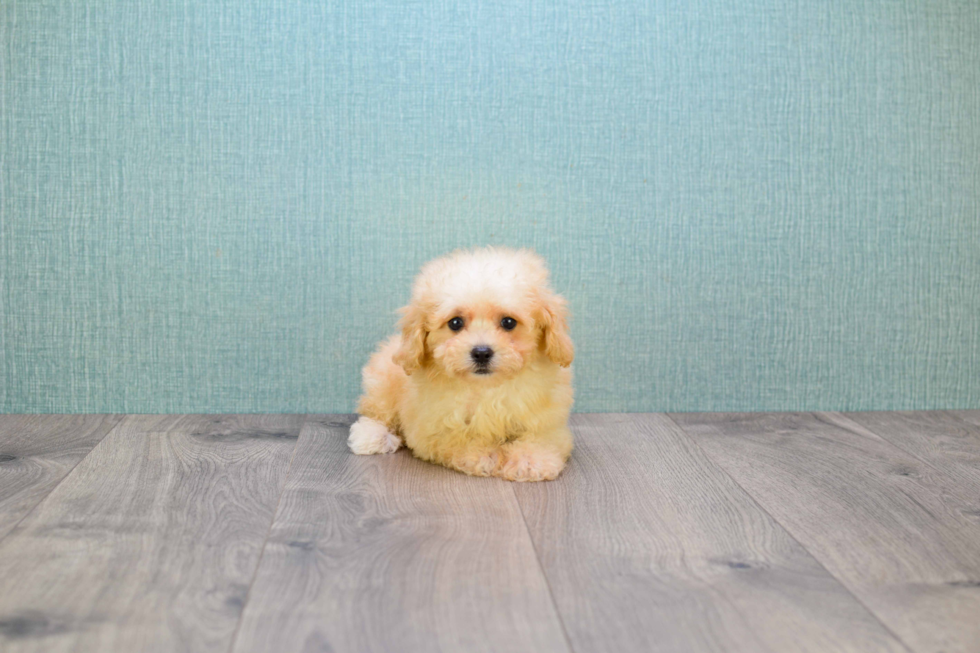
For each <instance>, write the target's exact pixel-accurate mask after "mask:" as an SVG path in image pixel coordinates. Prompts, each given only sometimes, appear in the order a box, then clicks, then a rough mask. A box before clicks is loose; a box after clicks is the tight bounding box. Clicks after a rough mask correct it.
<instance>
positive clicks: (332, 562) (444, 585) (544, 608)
mask: <svg viewBox="0 0 980 653" xmlns="http://www.w3.org/2000/svg"><path fill="white" fill-rule="evenodd" d="M350 422H351V420H350V418H349V417H347V416H343V417H330V416H325V417H322V418H319V419H310V420H309V421H308V422H307V424H306V426H305V427H304V430H303V434H302V437H301V439H300V443H299V446H298V448H297V452H296V458H295V460H294V462H293V467H292V471H291V473H290V478H289V482H288V484H287V487H286V490H285V491H284V493H283V497H282V502H281V506H280V510H279V513H278V515H277V517H276V520H275V525H274V526H273V528H272V532H271V534H270V538H269V541H268V543H267V545H266V549H265V553H264V554H263V557H262V562H261V565H260V567H259V571H258V575H257V577H256V580H255V583H254V585H253V587H252V591H251V593H250V596H249V600H248V604H247V606H246V609H245V612H244V615H243V618H242V625H241V628H240V631H239V633H238V636H237V638H236V645H235V648H234V650H235V651H238V652H239V653H244V652H246V651H263V652H264V651H272V650H275V651H282V652H290V651H331V652H333V653H345V652H354V651H357V652H368V651H396V652H399V653H400V652H409V651H412V652H414V651H452V652H462V651H466V652H469V651H496V652H504V651H514V652H515V653H516V652H525V651H545V652H547V651H561V652H564V653H568V648H567V646H566V643H565V639H564V636H563V633H562V629H561V625H560V622H559V620H558V617H557V615H556V613H555V611H554V606H553V604H552V602H551V600H550V598H549V595H548V588H547V585H546V583H545V580H544V578H543V576H542V574H541V572H540V569H539V567H538V563H537V560H536V559H535V555H534V550H533V548H532V545H531V541H530V539H529V538H528V535H527V531H526V528H525V525H524V521H523V519H522V517H521V513H520V509H519V507H518V505H517V501H516V499H515V498H514V494H513V491H512V488H511V486H510V484H508V483H507V482H505V481H502V480H499V479H490V478H473V477H469V476H465V475H463V474H460V473H459V472H454V471H451V470H448V469H445V468H443V467H438V466H435V465H431V464H428V463H424V462H421V461H419V460H416V459H414V458H412V457H411V455H409V453H408V452H407V451H405V450H402V451H400V452H398V453H396V454H391V455H386V456H354V455H351V454H350V453H349V452H348V451H347V447H346V437H347V430H348V427H349V424H350Z"/></svg>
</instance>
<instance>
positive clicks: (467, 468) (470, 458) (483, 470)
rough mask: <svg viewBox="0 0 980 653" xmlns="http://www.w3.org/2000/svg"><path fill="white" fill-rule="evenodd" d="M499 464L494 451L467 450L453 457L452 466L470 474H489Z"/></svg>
mask: <svg viewBox="0 0 980 653" xmlns="http://www.w3.org/2000/svg"><path fill="white" fill-rule="evenodd" d="M499 464H500V455H499V454H498V453H497V452H496V451H468V452H466V453H463V454H459V455H457V456H455V457H454V458H453V467H455V468H456V469H458V470H459V471H461V472H466V473H467V474H469V475H470V476H490V475H491V474H493V473H494V470H496V469H497V466H498V465H499Z"/></svg>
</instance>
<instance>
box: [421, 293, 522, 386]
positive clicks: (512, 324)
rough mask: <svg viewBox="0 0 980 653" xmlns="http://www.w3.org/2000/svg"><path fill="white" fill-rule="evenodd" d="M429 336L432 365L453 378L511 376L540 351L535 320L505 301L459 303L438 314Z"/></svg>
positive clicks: (428, 343)
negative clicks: (505, 303) (504, 303)
mask: <svg viewBox="0 0 980 653" xmlns="http://www.w3.org/2000/svg"><path fill="white" fill-rule="evenodd" d="M430 326H431V330H430V331H429V333H428V335H427V336H426V342H425V344H426V347H427V348H428V349H429V350H430V351H431V357H432V362H433V363H434V364H435V365H438V366H439V367H440V368H442V370H443V371H445V372H446V373H447V374H449V375H451V376H468V375H473V376H476V377H490V376H492V375H495V374H497V375H502V376H510V375H513V374H515V373H517V372H519V371H520V370H521V368H523V367H524V365H525V363H526V362H527V360H528V358H529V357H530V356H531V355H532V354H533V353H534V352H535V351H536V350H537V347H538V338H537V335H538V334H537V330H536V328H535V327H536V324H535V321H534V318H533V317H532V316H531V315H530V313H529V312H527V311H526V310H524V307H515V306H513V305H511V306H505V305H503V302H494V301H488V300H485V301H478V302H474V303H471V304H466V303H464V304H460V305H459V306H457V307H455V308H453V309H451V310H449V311H444V312H440V313H437V314H436V315H434V316H433V319H432V321H431V324H430Z"/></svg>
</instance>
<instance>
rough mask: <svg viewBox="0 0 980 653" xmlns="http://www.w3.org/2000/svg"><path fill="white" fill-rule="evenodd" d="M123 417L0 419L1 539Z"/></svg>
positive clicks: (19, 417) (62, 416)
mask: <svg viewBox="0 0 980 653" xmlns="http://www.w3.org/2000/svg"><path fill="white" fill-rule="evenodd" d="M121 419H122V416H121V415H0V539H3V537H4V536H5V535H6V534H7V533H9V532H10V530H11V529H12V528H13V527H14V526H15V525H16V524H17V522H19V521H20V520H21V519H22V518H23V517H24V515H26V514H27V513H28V512H29V511H30V510H31V509H32V508H34V506H36V505H37V504H38V503H39V502H40V501H41V500H42V499H43V498H44V497H46V496H47V495H48V493H49V492H51V490H52V489H54V487H55V486H56V485H57V484H58V483H60V482H61V479H63V478H64V477H65V476H66V475H67V474H68V473H69V472H70V471H71V470H72V469H73V468H74V467H75V465H77V464H78V461H80V460H81V459H82V458H84V457H85V455H86V454H87V453H88V452H89V451H91V450H92V449H93V448H94V447H95V445H97V444H98V443H99V442H101V440H102V438H104V437H105V436H106V434H107V433H108V432H109V431H110V430H111V429H112V428H113V427H114V426H115V425H116V424H118V423H119V421H120V420H121Z"/></svg>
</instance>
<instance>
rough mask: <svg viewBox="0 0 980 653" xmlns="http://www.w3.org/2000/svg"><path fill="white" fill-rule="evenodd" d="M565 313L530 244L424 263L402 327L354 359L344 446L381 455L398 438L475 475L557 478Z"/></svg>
mask: <svg viewBox="0 0 980 653" xmlns="http://www.w3.org/2000/svg"><path fill="white" fill-rule="evenodd" d="M566 315H567V311H566V306H565V300H564V299H562V297H560V296H559V295H557V294H555V293H554V292H553V291H552V290H551V289H550V288H549V286H548V270H547V268H546V267H545V264H544V261H543V260H542V259H541V257H539V256H538V255H537V254H535V253H533V252H531V251H528V250H511V249H501V248H485V249H476V250H471V251H459V252H454V253H453V254H450V255H449V256H446V257H443V258H440V259H436V260H434V261H431V262H429V263H428V264H426V265H425V266H424V267H423V268H422V271H421V272H420V273H419V275H418V277H417V278H416V280H415V285H414V287H413V290H412V299H411V302H410V303H409V304H408V306H406V307H404V308H403V309H402V319H401V322H400V326H401V335H399V336H394V337H392V338H391V339H389V340H388V341H387V342H384V343H383V344H382V345H381V346H380V348H379V349H378V351H377V352H375V354H374V355H373V356H372V357H371V359H370V361H369V362H368V364H367V365H366V366H365V367H364V370H363V376H364V394H363V396H362V397H361V400H360V402H359V404H358V408H357V412H358V413H360V415H361V417H360V419H358V421H357V422H356V423H355V424H354V425H353V426H351V429H350V437H349V438H348V441H347V442H348V445H349V446H350V449H351V451H353V452H354V453H357V454H375V453H391V452H393V451H396V450H397V449H398V448H399V447H400V446H401V445H402V443H403V442H404V444H405V445H406V446H408V448H409V449H411V450H412V453H414V454H415V455H416V456H418V457H419V458H422V459H424V460H428V461H431V462H434V463H439V464H442V465H445V466H447V467H451V468H453V469H457V470H459V471H461V472H466V473H467V474H472V475H475V476H499V477H501V478H505V479H508V480H512V481H543V480H550V479H553V478H555V477H556V476H558V474H559V473H560V472H561V470H562V468H563V467H564V466H565V461H566V460H568V456H569V454H570V453H571V451H572V435H571V433H570V432H569V430H568V425H567V422H568V413H569V411H570V410H571V407H572V374H571V370H570V369H569V365H571V363H572V358H573V357H574V355H575V350H574V347H573V346H572V341H571V339H570V338H569V336H568V331H567V326H566ZM453 318H459V319H458V320H453ZM504 318H512V319H513V320H514V321H516V325H513V324H512V323H511V322H510V321H509V320H505V319H504ZM453 327H457V329H454V328H453ZM508 327H511V328H508ZM485 348H490V350H492V357H491V358H490V360H489V362H487V363H485V364H484V363H481V357H480V356H479V352H480V351H481V350H482V351H483V355H484V357H485V356H486V349H485ZM474 350H476V351H474Z"/></svg>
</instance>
